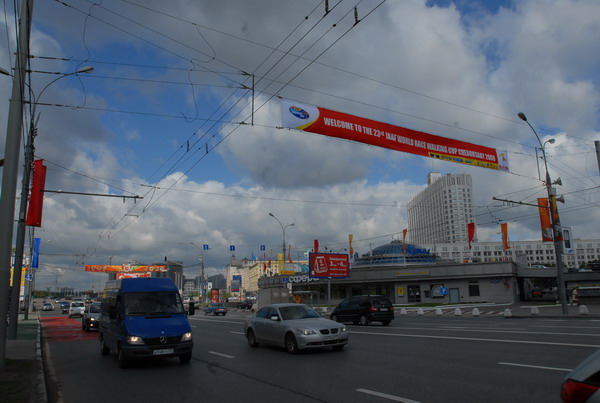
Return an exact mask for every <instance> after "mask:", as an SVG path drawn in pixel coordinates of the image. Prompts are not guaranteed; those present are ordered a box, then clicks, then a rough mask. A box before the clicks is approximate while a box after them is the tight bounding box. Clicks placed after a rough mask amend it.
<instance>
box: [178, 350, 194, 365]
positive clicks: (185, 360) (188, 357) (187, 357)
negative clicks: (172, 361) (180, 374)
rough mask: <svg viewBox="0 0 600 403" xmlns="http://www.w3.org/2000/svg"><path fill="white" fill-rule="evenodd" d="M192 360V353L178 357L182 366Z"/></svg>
mask: <svg viewBox="0 0 600 403" xmlns="http://www.w3.org/2000/svg"><path fill="white" fill-rule="evenodd" d="M191 360H192V353H191V352H189V353H186V354H184V355H180V356H179V362H180V363H182V364H188V363H189V362H190V361H191Z"/></svg>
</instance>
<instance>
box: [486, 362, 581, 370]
mask: <svg viewBox="0 0 600 403" xmlns="http://www.w3.org/2000/svg"><path fill="white" fill-rule="evenodd" d="M498 364H500V365H510V366H513V367H525V368H536V369H550V370H552V371H563V372H571V371H573V370H572V369H568V368H554V367H542V366H539V365H527V364H517V363H514V362H499V363H498Z"/></svg>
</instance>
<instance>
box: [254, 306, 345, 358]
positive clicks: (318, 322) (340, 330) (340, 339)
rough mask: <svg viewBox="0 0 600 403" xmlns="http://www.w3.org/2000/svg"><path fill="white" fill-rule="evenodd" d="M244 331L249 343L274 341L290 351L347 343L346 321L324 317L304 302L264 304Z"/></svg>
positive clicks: (255, 344)
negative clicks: (341, 321) (344, 323)
mask: <svg viewBox="0 0 600 403" xmlns="http://www.w3.org/2000/svg"><path fill="white" fill-rule="evenodd" d="M244 334H245V335H246V340H247V341H248V344H249V345H250V347H257V346H258V345H259V344H260V343H265V344H273V345H276V346H280V347H285V349H286V350H287V351H288V353H290V354H295V353H297V352H298V351H299V350H304V349H312V348H324V347H332V348H333V349H334V350H342V349H343V348H344V346H345V345H346V344H347V343H348V332H347V330H346V326H345V325H343V324H341V323H337V322H334V321H332V320H329V319H326V318H323V317H322V316H321V314H320V313H318V312H317V311H315V310H314V309H313V308H311V307H309V306H308V305H305V304H272V305H267V306H264V307H262V308H260V309H259V310H258V311H257V312H256V313H255V314H254V315H252V316H249V317H248V318H247V319H246V323H245V325H244Z"/></svg>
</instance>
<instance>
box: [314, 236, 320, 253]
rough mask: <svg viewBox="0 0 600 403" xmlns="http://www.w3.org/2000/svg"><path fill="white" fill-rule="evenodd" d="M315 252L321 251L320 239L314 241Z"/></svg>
mask: <svg viewBox="0 0 600 403" xmlns="http://www.w3.org/2000/svg"><path fill="white" fill-rule="evenodd" d="M313 252H314V253H319V240H318V239H315V243H314V246H313Z"/></svg>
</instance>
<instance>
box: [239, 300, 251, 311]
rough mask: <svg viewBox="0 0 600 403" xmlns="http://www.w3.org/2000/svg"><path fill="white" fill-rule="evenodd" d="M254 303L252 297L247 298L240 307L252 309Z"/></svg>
mask: <svg viewBox="0 0 600 403" xmlns="http://www.w3.org/2000/svg"><path fill="white" fill-rule="evenodd" d="M252 305H254V301H252V300H251V299H245V300H243V301H242V302H240V304H239V305H238V308H239V309H252Z"/></svg>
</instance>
